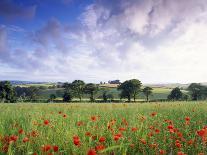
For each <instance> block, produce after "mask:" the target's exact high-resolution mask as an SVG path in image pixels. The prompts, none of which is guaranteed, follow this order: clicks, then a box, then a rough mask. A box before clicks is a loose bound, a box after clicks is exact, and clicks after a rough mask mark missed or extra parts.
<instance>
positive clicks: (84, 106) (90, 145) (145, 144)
mask: <svg viewBox="0 0 207 155" xmlns="http://www.w3.org/2000/svg"><path fill="white" fill-rule="evenodd" d="M206 145H207V102H164V103H158V102H156V103H139V104H138V103H136V104H135V103H130V104H124V103H123V104H121V103H119V104H110V103H108V104H106V103H105V104H95V103H93V104H89V103H79V104H74V103H70V104H31V103H25V104H18V103H17V104H0V154H10V155H13V154H15V155H16V154H17V155H18V154H23V155H24V154H25V155H28V154H32V155H35V154H38V155H39V154H47V155H48V154H65V155H69V154H70V155H78V154H81V155H82V154H83V155H85V154H91V155H92V154H103V155H105V154H123V155H125V154H129V155H131V154H149V155H153V154H172V155H174V154H182V153H183V154H184V153H185V154H189V155H194V154H196V155H197V154H199V153H203V154H207V149H206V147H207V146H206Z"/></svg>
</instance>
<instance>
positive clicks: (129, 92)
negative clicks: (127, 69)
mask: <svg viewBox="0 0 207 155" xmlns="http://www.w3.org/2000/svg"><path fill="white" fill-rule="evenodd" d="M141 85H142V83H141V82H140V81H139V80H137V79H132V80H127V81H125V82H123V83H122V84H120V85H119V86H118V90H121V94H120V96H121V98H127V99H128V101H129V102H131V98H132V97H133V98H134V101H135V100H136V96H137V95H138V93H139V92H140V91H141Z"/></svg>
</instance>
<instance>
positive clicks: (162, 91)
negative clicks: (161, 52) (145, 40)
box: [38, 87, 186, 100]
mask: <svg viewBox="0 0 207 155" xmlns="http://www.w3.org/2000/svg"><path fill="white" fill-rule="evenodd" d="M104 91H107V93H108V94H112V95H113V96H114V98H115V99H119V98H120V97H119V94H120V92H119V91H118V90H117V89H116V88H112V87H101V88H100V89H99V91H98V92H97V93H96V95H95V97H96V98H97V99H98V98H99V99H101V98H102V95H103V92H104ZM171 91H172V88H165V87H163V88H157V87H155V88H153V94H152V95H151V96H150V97H149V98H150V99H151V100H158V99H167V96H168V95H169V94H170V92H171ZM184 93H186V91H184ZM51 94H55V95H56V96H57V97H58V98H62V96H63V94H64V89H63V88H55V89H44V90H40V93H39V96H38V97H39V98H40V99H49V97H50V95H51ZM84 98H88V96H84ZM138 98H139V99H142V100H144V99H145V96H144V95H143V93H142V92H140V94H139V95H138Z"/></svg>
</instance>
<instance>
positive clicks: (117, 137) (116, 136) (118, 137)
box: [114, 134, 122, 141]
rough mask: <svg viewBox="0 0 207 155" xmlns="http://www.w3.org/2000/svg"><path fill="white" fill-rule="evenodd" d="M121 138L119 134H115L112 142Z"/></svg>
mask: <svg viewBox="0 0 207 155" xmlns="http://www.w3.org/2000/svg"><path fill="white" fill-rule="evenodd" d="M121 137H122V135H121V134H116V135H114V140H115V141H118V140H119V139H120V138H121Z"/></svg>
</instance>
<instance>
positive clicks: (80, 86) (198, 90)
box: [0, 79, 207, 102]
mask: <svg viewBox="0 0 207 155" xmlns="http://www.w3.org/2000/svg"><path fill="white" fill-rule="evenodd" d="M62 87H63V88H64V93H63V101H64V102H70V101H72V100H73V98H78V99H79V100H80V101H81V100H82V98H83V96H86V95H87V96H89V98H90V101H91V102H94V101H95V94H96V93H97V92H98V90H99V89H100V88H99V86H98V85H97V84H93V83H88V84H86V83H85V82H84V81H82V80H75V81H73V82H72V83H64V84H63V85H62ZM117 89H118V91H119V92H120V99H123V98H126V99H127V100H128V102H131V100H132V99H133V100H134V101H136V98H137V97H138V94H139V93H141V92H142V93H143V94H144V95H145V96H146V100H147V101H148V100H149V96H150V95H152V88H151V87H145V88H144V89H142V83H141V81H139V80H138V79H131V80H127V81H125V82H123V83H121V84H120V85H119V86H118V87H117ZM39 90H40V88H38V87H35V86H32V87H20V86H17V87H13V86H12V85H11V83H10V82H8V81H2V82H0V102H15V101H16V100H17V98H18V99H21V100H23V101H25V100H27V101H34V100H35V99H36V98H37V97H38V93H39ZM186 90H187V91H186V92H187V93H183V92H182V91H181V90H180V88H178V87H177V88H174V89H173V90H172V91H171V93H170V94H169V95H168V100H189V99H192V100H203V99H206V98H207V87H206V86H203V85H201V84H197V83H192V84H191V85H190V86H189V87H188V88H187V89H186ZM55 98H56V96H55V94H51V95H50V101H53V100H55ZM102 98H103V101H104V102H107V100H108V99H110V100H113V95H112V94H108V93H107V91H106V90H105V91H103V95H102Z"/></svg>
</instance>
